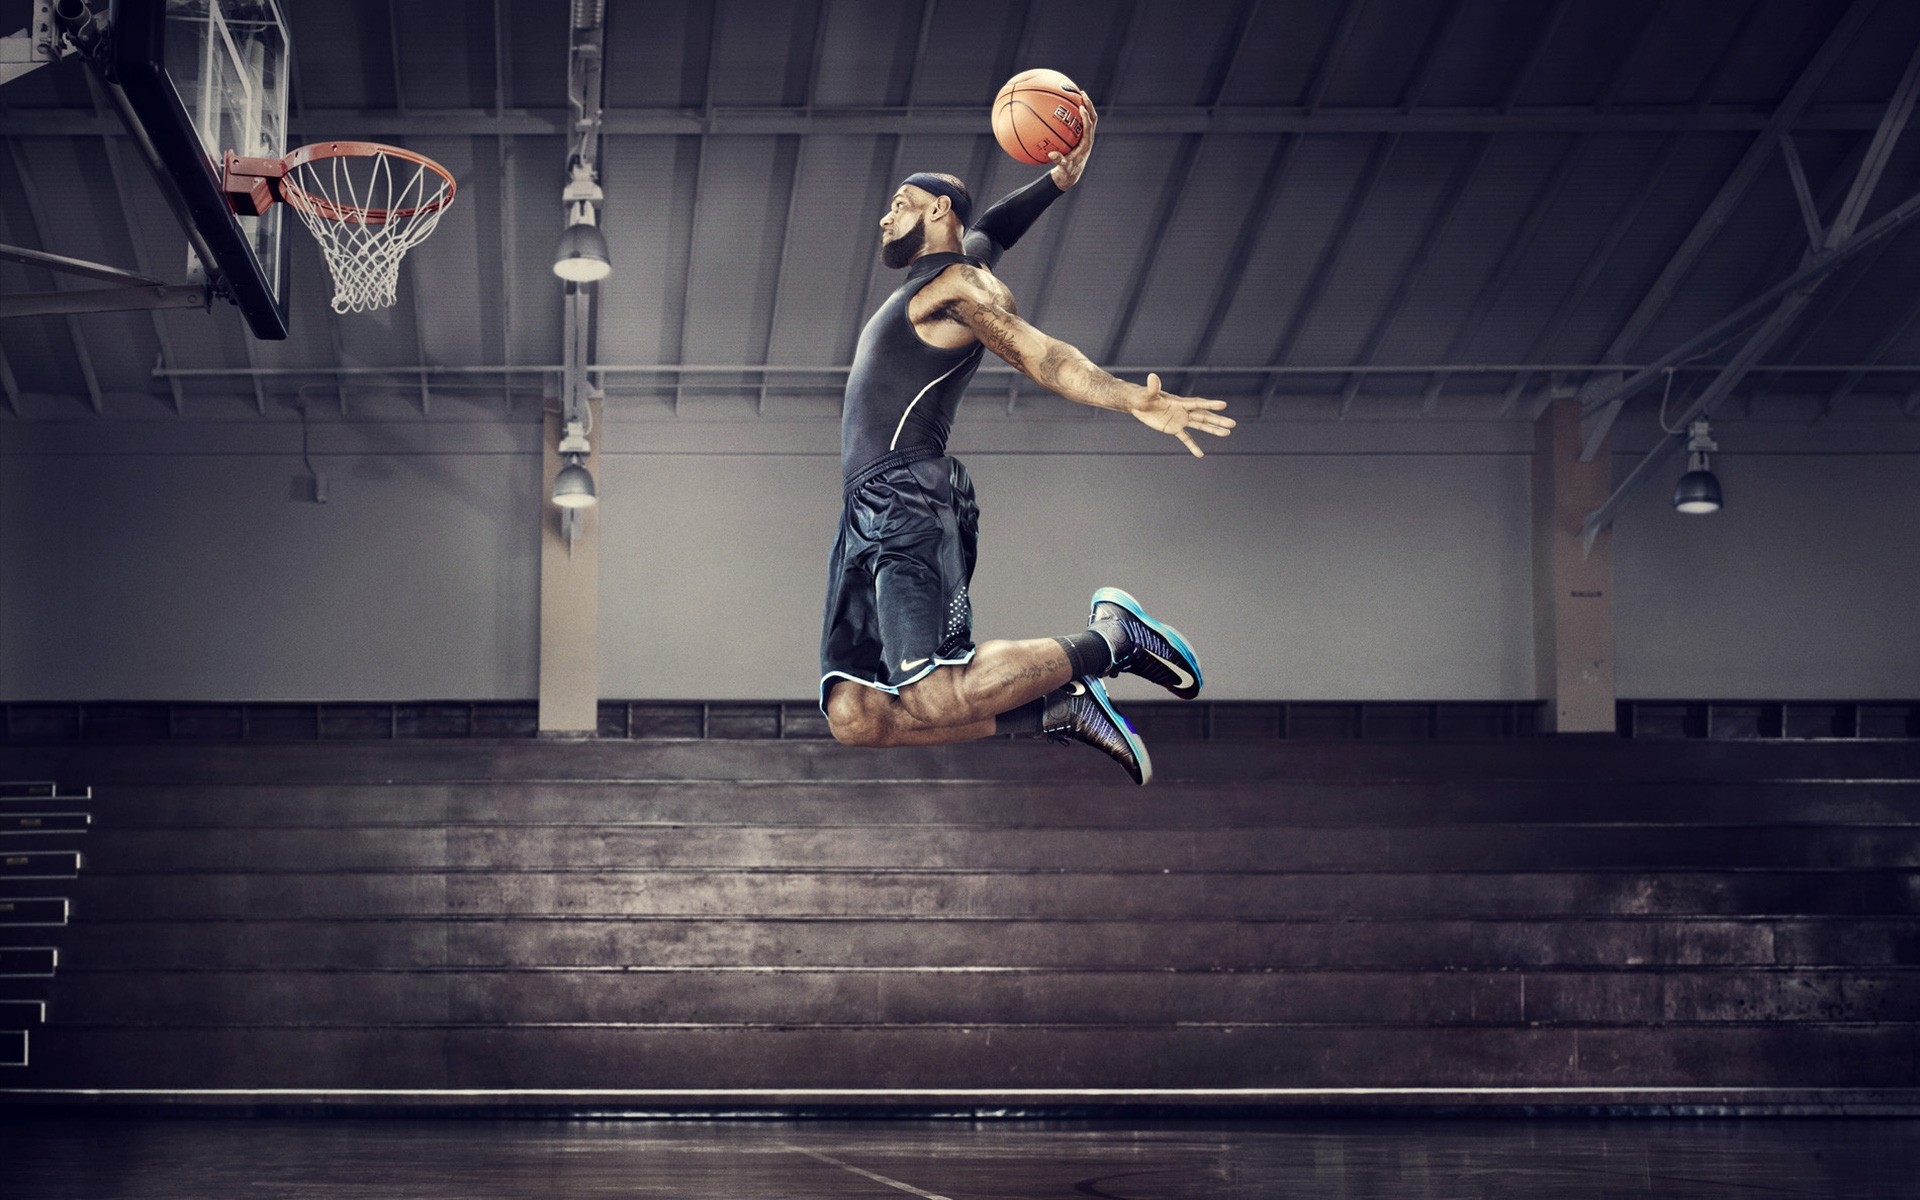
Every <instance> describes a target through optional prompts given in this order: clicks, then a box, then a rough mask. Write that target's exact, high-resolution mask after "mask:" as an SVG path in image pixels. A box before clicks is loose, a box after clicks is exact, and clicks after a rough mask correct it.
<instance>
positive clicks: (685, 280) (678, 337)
mask: <svg viewBox="0 0 1920 1200" xmlns="http://www.w3.org/2000/svg"><path fill="white" fill-rule="evenodd" d="M719 44H720V6H719V5H718V4H715V5H714V6H713V7H712V8H711V9H710V10H709V11H708V14H707V47H706V50H707V53H706V58H705V60H704V66H703V71H704V77H703V78H702V79H701V80H700V95H701V108H702V111H704V112H709V113H710V112H712V111H713V63H714V55H715V53H716V48H717V47H718V46H719ZM601 119H602V121H603V122H604V120H605V114H604V113H603V114H602V118H601ZM602 129H603V130H604V129H605V125H604V124H603V125H602ZM693 132H696V133H698V134H699V137H698V139H697V140H696V141H695V142H694V166H693V194H692V195H691V196H690V197H688V199H687V214H686V216H687V219H686V220H685V221H682V222H681V223H680V224H681V228H683V229H685V230H686V231H687V246H686V253H685V254H683V255H681V257H680V304H679V306H678V307H677V308H675V309H674V310H673V312H672V320H673V322H674V326H673V356H674V358H676V359H680V358H685V357H686V352H687V302H688V301H689V300H691V299H692V298H693V245H694V242H696V241H697V240H699V233H700V229H699V224H700V193H701V192H702V191H703V190H704V189H705V187H706V182H707V134H706V131H705V130H696V131H693ZM669 286H671V285H669ZM682 390H683V389H682V388H681V387H680V386H679V385H678V384H676V385H675V386H674V389H673V411H674V413H675V414H676V415H677V414H678V413H679V412H680V398H681V394H682Z"/></svg>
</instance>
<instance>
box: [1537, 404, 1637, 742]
mask: <svg viewBox="0 0 1920 1200" xmlns="http://www.w3.org/2000/svg"><path fill="white" fill-rule="evenodd" d="M1581 442H1582V438H1581V427H1580V402H1579V401H1578V400H1577V399H1573V398H1568V399H1560V400H1555V401H1553V402H1552V403H1550V404H1549V405H1548V406H1547V409H1546V411H1545V412H1543V413H1541V414H1540V418H1539V420H1537V421H1536V422H1535V423H1534V441H1533V671H1534V683H1535V686H1536V688H1537V690H1538V694H1539V696H1540V698H1541V699H1543V700H1545V701H1546V702H1547V704H1546V719H1545V728H1546V731H1547V732H1549V733H1606V734H1611V733H1614V732H1616V728H1617V726H1616V721H1615V717H1614V692H1613V531H1612V530H1611V529H1605V530H1602V531H1601V532H1600V535H1599V536H1598V537H1597V538H1595V539H1594V542H1593V545H1592V548H1591V551H1588V550H1587V549H1585V548H1584V547H1583V544H1582V538H1581V526H1582V524H1583V523H1584V522H1585V520H1586V515H1587V514H1588V513H1589V512H1592V511H1593V510H1594V509H1596V508H1598V507H1599V506H1600V505H1601V504H1604V503H1605V502H1606V499H1607V496H1608V494H1609V493H1611V492H1612V490H1613V456H1612V455H1611V454H1610V453H1609V452H1608V447H1607V445H1606V443H1605V442H1602V444H1601V445H1600V447H1599V452H1598V453H1596V454H1594V455H1593V456H1592V461H1590V462H1581V461H1580V455H1581V449H1582V445H1581Z"/></svg>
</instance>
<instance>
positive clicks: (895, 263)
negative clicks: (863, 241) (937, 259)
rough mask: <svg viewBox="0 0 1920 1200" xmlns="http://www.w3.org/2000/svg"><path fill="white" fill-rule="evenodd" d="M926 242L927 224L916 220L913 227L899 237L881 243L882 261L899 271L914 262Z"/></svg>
mask: <svg viewBox="0 0 1920 1200" xmlns="http://www.w3.org/2000/svg"><path fill="white" fill-rule="evenodd" d="M926 244H927V229H926V226H925V225H923V224H921V223H920V222H918V221H916V222H914V225H913V228H912V229H909V230H907V231H906V232H905V233H903V234H901V235H900V236H899V237H897V238H895V239H893V240H892V241H890V242H882V243H880V261H881V262H882V263H884V264H886V266H887V267H888V268H889V269H891V270H896V271H897V270H899V269H900V268H901V267H904V266H906V265H907V264H908V263H910V262H912V261H913V256H914V255H916V254H918V253H920V247H922V246H924V245H926Z"/></svg>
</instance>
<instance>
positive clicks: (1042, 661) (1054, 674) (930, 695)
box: [827, 638, 1073, 746]
mask: <svg viewBox="0 0 1920 1200" xmlns="http://www.w3.org/2000/svg"><path fill="white" fill-rule="evenodd" d="M1071 678H1073V668H1072V667H1071V666H1070V665H1069V664H1068V662H1067V652H1066V651H1065V650H1063V649H1061V648H1060V643H1058V642H1056V641H1054V640H1053V639H1052V638H1030V639H1027V640H1025V641H1019V642H1005V641H1001V642H985V643H983V644H981V645H980V646H979V647H978V648H977V649H976V650H975V651H974V655H973V661H971V662H969V663H967V664H966V665H964V666H957V667H941V668H940V669H938V670H936V671H935V672H933V674H931V675H928V676H927V677H926V678H924V679H922V680H920V681H919V682H918V683H913V684H909V685H908V686H906V687H904V688H901V689H900V694H899V695H898V696H890V695H888V694H887V693H885V692H882V691H879V690H877V689H875V688H870V687H863V686H861V685H860V684H857V683H851V682H848V681H847V680H841V681H840V682H839V683H837V684H835V685H834V688H833V692H832V694H831V695H829V696H828V697H827V723H828V725H829V726H831V727H832V729H833V736H834V737H836V738H838V739H839V740H840V741H842V742H845V743H847V744H848V745H851V746H943V745H946V744H948V743H950V742H970V741H973V740H975V739H976V738H983V737H991V736H992V735H993V729H994V722H993V718H994V717H996V716H998V715H999V714H1000V713H1003V712H1006V711H1007V710H1008V709H1012V708H1018V707H1020V706H1021V705H1022V704H1025V703H1027V702H1028V701H1030V700H1037V699H1038V698H1040V697H1041V696H1044V695H1046V694H1047V693H1048V692H1051V691H1053V690H1054V689H1055V688H1058V687H1060V686H1061V685H1063V684H1065V683H1066V682H1067V681H1068V680H1069V679H1071Z"/></svg>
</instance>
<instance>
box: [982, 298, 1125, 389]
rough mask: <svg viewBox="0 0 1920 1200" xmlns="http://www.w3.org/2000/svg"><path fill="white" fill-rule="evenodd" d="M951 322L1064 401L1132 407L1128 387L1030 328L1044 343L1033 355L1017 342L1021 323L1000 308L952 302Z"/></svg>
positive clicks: (1004, 308)
mask: <svg viewBox="0 0 1920 1200" xmlns="http://www.w3.org/2000/svg"><path fill="white" fill-rule="evenodd" d="M954 313H955V318H956V319H957V320H959V321H960V323H961V324H963V325H965V326H967V327H968V328H969V329H971V330H973V332H974V336H976V337H978V338H979V339H980V341H981V343H982V344H983V345H985V346H986V348H987V349H989V350H991V351H993V352H994V353H995V354H997V355H999V356H1000V357H1001V358H1003V359H1005V360H1006V361H1007V362H1009V363H1011V364H1013V366H1015V367H1016V368H1018V369H1019V370H1020V371H1021V372H1022V373H1024V374H1025V375H1026V376H1027V377H1028V378H1029V379H1032V380H1033V381H1034V382H1035V383H1038V384H1041V385H1042V386H1044V387H1047V388H1050V389H1051V390H1053V391H1055V392H1058V393H1060V394H1061V395H1062V396H1065V397H1066V398H1067V399H1069V400H1074V401H1077V402H1079V403H1081V404H1087V405H1091V406H1093V407H1095V408H1110V409H1114V410H1116V411H1120V412H1126V411H1128V410H1129V409H1131V408H1132V403H1131V399H1132V392H1133V388H1132V387H1131V386H1130V385H1129V384H1127V383H1125V382H1123V381H1121V380H1119V379H1116V378H1114V377H1113V376H1112V375H1109V374H1108V373H1107V372H1105V371H1102V370H1101V369H1100V368H1099V367H1096V366H1094V365H1093V363H1092V362H1091V361H1089V360H1088V358H1087V356H1086V355H1085V354H1083V353H1081V352H1080V351H1079V350H1078V349H1076V348H1075V347H1073V346H1070V345H1068V344H1067V343H1066V342H1063V341H1061V340H1060V339H1058V338H1054V337H1048V336H1047V335H1046V334H1043V333H1040V331H1039V330H1033V331H1032V332H1033V334H1034V335H1037V336H1038V337H1039V338H1041V339H1042V340H1043V341H1044V344H1045V350H1044V351H1043V352H1042V353H1041V354H1040V355H1039V356H1038V357H1035V356H1034V355H1032V354H1030V353H1028V352H1027V350H1025V349H1023V348H1022V347H1021V344H1020V339H1019V337H1018V328H1019V326H1020V325H1022V324H1025V322H1023V321H1021V320H1020V318H1019V317H1018V316H1017V315H1015V314H1014V313H1012V312H1010V311H1008V309H1007V308H1006V307H1005V306H1003V305H997V304H984V303H981V302H980V301H979V300H976V299H973V298H971V297H962V298H960V299H958V300H956V301H955V302H954Z"/></svg>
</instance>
